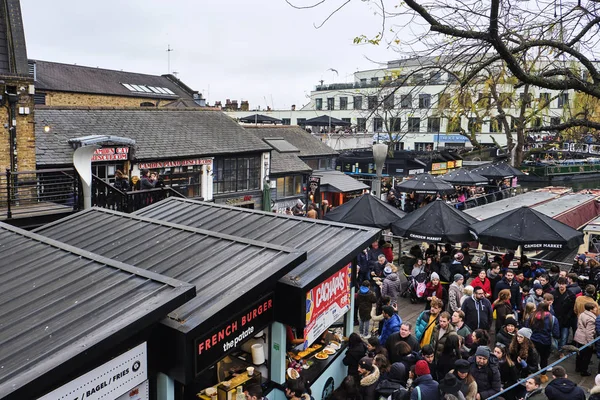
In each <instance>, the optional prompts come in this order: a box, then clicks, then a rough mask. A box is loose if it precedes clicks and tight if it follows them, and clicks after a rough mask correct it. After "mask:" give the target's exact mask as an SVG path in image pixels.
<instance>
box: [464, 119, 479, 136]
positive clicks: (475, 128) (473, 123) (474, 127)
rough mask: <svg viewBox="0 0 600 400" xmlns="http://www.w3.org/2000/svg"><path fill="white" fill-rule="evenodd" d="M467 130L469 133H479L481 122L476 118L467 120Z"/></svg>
mask: <svg viewBox="0 0 600 400" xmlns="http://www.w3.org/2000/svg"><path fill="white" fill-rule="evenodd" d="M467 129H468V130H469V132H470V133H473V132H476V133H481V122H480V121H479V119H478V118H477V117H471V118H469V124H468V126H467Z"/></svg>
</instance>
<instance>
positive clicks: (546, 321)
mask: <svg viewBox="0 0 600 400" xmlns="http://www.w3.org/2000/svg"><path fill="white" fill-rule="evenodd" d="M524 324H525V326H526V327H528V328H530V329H531V331H532V334H531V341H532V342H533V345H534V346H535V349H536V350H537V352H538V354H539V355H540V367H541V368H546V367H547V366H548V357H550V353H552V340H553V339H557V340H558V339H559V338H560V330H559V326H558V320H557V319H556V317H555V316H554V315H552V314H550V310H549V306H548V303H546V302H542V303H540V304H539V305H538V307H537V309H536V311H535V313H534V314H533V315H532V316H531V319H530V320H528V321H524ZM542 379H543V378H542Z"/></svg>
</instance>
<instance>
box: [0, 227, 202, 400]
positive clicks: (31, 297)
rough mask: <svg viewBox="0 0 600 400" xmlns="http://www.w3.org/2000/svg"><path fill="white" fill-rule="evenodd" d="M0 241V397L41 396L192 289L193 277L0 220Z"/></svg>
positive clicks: (160, 315)
mask: <svg viewBox="0 0 600 400" xmlns="http://www.w3.org/2000/svg"><path fill="white" fill-rule="evenodd" d="M0 243H2V246H0V259H2V263H0V275H2V277H3V279H2V280H1V281H0V293H1V294H0V296H1V297H2V301H0V315H1V317H0V326H2V329H0V343H2V351H0V365H2V368H0V398H2V399H35V398H38V397H41V396H42V395H44V394H45V393H46V392H47V391H48V389H52V387H51V386H52V385H55V384H56V383H59V382H61V381H63V380H65V379H68V378H70V377H72V376H73V374H77V373H78V372H79V371H80V369H81V368H82V366H84V365H86V363H88V364H89V362H90V361H91V360H94V359H96V358H101V357H105V356H106V351H107V349H112V348H114V347H116V346H118V345H120V344H121V343H122V342H124V341H125V340H126V339H129V338H130V337H132V336H133V335H135V334H137V333H139V332H140V331H142V330H143V329H146V328H147V327H148V326H150V325H151V324H154V323H156V322H158V321H160V320H161V319H162V318H164V316H165V315H167V314H168V313H169V312H171V311H172V310H173V309H175V308H177V307H178V306H180V305H182V304H184V303H185V302H186V301H188V300H190V299H192V298H193V297H194V295H195V289H194V286H193V285H190V284H187V283H184V282H182V281H179V280H176V279H172V278H168V277H165V276H163V275H159V274H157V273H155V272H150V271H146V270H143V269H139V268H135V267H133V266H131V265H129V264H126V263H123V262H119V261H115V260H111V259H109V258H105V257H101V256H99V255H96V254H94V253H90V252H89V251H84V250H80V249H77V248H74V247H72V246H69V245H66V244H63V243H60V242H57V241H55V240H51V239H48V238H46V237H43V236H40V235H37V234H34V233H31V232H27V231H24V230H21V229H18V228H15V227H12V226H9V225H6V224H2V223H0ZM117 248H118V246H117Z"/></svg>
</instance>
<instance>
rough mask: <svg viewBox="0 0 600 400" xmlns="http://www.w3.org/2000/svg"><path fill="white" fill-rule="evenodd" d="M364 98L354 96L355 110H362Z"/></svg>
mask: <svg viewBox="0 0 600 400" xmlns="http://www.w3.org/2000/svg"><path fill="white" fill-rule="evenodd" d="M362 100H363V98H362V96H353V97H352V101H353V103H354V104H353V105H354V109H355V110H362V108H363V106H362Z"/></svg>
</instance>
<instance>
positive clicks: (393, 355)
mask: <svg viewBox="0 0 600 400" xmlns="http://www.w3.org/2000/svg"><path fill="white" fill-rule="evenodd" d="M411 328H412V326H411V324H410V322H406V321H403V322H402V325H400V331H399V332H395V333H392V334H391V335H390V336H389V337H388V339H387V340H386V342H385V348H386V349H387V351H388V354H389V355H390V362H391V363H392V364H393V363H395V362H397V361H400V359H399V358H398V354H397V353H398V352H397V349H396V346H397V345H398V343H399V342H406V343H407V344H408V345H409V346H410V348H411V350H412V351H416V352H418V351H419V350H421V346H420V345H419V341H418V340H417V338H416V337H414V335H412V334H411V332H410V330H411Z"/></svg>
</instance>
